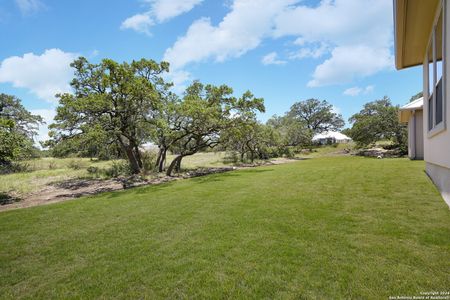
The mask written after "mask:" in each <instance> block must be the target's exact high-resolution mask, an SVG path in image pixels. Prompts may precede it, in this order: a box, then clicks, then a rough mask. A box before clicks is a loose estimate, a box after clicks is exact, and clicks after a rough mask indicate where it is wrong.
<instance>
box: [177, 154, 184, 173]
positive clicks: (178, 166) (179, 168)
mask: <svg viewBox="0 0 450 300" xmlns="http://www.w3.org/2000/svg"><path fill="white" fill-rule="evenodd" d="M182 159H183V157H181V158H180V159H179V160H178V161H177V165H176V166H175V171H176V172H178V173H179V172H180V171H181V160H182Z"/></svg>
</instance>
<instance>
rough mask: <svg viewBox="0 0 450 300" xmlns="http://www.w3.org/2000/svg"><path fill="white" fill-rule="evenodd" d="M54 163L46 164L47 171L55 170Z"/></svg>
mask: <svg viewBox="0 0 450 300" xmlns="http://www.w3.org/2000/svg"><path fill="white" fill-rule="evenodd" d="M56 167H57V166H56V162H54V161H51V162H49V163H48V169H49V170H54V169H56Z"/></svg>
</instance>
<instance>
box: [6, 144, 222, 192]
mask: <svg viewBox="0 0 450 300" xmlns="http://www.w3.org/2000/svg"><path fill="white" fill-rule="evenodd" d="M173 157H174V156H173V155H169V156H168V160H169V162H170V160H171V159H172V158H173ZM224 159H225V153H224V152H211V153H198V154H195V155H192V156H189V157H186V158H185V159H184V160H183V164H182V167H183V168H185V169H193V168H199V167H221V166H224V165H225V164H224ZM114 162H119V161H96V160H90V159H89V158H42V159H34V160H29V161H25V162H23V164H26V165H27V166H28V168H29V170H30V171H29V172H22V173H14V174H8V175H0V192H5V193H8V192H13V193H14V194H15V195H17V196H26V194H28V193H30V192H34V191H39V190H40V189H42V188H44V187H45V186H46V185H47V184H49V183H54V182H60V181H64V180H69V179H73V178H97V177H99V176H98V175H97V174H90V173H89V172H88V171H87V168H89V167H96V168H99V169H107V168H109V167H111V165H112V164H113V163H114ZM100 177H101V176H100Z"/></svg>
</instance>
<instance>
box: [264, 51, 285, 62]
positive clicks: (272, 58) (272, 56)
mask: <svg viewBox="0 0 450 300" xmlns="http://www.w3.org/2000/svg"><path fill="white" fill-rule="evenodd" d="M277 57H278V55H277V53H276V52H271V53H269V54H267V55H265V56H264V57H263V58H262V60H261V62H262V63H263V65H284V64H285V63H286V61H284V60H279V59H277Z"/></svg>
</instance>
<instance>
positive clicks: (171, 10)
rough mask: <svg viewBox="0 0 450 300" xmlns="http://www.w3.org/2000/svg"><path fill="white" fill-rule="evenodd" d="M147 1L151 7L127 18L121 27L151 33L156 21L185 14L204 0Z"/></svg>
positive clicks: (163, 20) (164, 20) (160, 21)
mask: <svg viewBox="0 0 450 300" xmlns="http://www.w3.org/2000/svg"><path fill="white" fill-rule="evenodd" d="M145 2H146V3H147V4H149V5H150V9H149V10H148V11H146V12H144V13H140V14H136V15H134V16H131V17H129V18H127V19H126V20H125V21H123V22H122V25H121V26H120V29H122V30H124V29H132V30H134V31H137V32H140V33H145V34H147V35H150V28H151V27H152V26H153V25H155V24H156V23H163V22H166V21H168V20H170V19H172V18H175V17H177V16H179V15H181V14H184V13H186V12H188V11H190V10H192V9H193V8H194V7H195V6H197V5H199V4H200V3H201V2H203V0H146V1H145Z"/></svg>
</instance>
